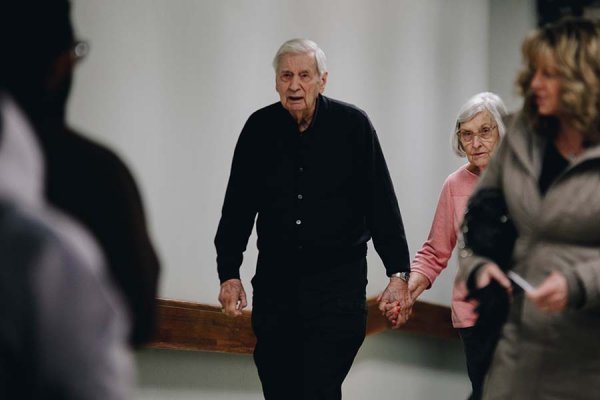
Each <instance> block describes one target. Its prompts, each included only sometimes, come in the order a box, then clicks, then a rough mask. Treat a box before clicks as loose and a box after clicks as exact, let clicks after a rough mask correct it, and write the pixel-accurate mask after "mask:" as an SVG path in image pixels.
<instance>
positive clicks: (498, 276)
mask: <svg viewBox="0 0 600 400" xmlns="http://www.w3.org/2000/svg"><path fill="white" fill-rule="evenodd" d="M492 281H496V282H498V283H499V284H500V286H502V287H503V288H505V289H506V291H507V292H508V294H511V293H512V285H511V283H510V280H509V279H508V277H507V276H506V275H505V274H504V272H502V270H501V269H500V267H498V266H497V265H496V264H491V263H490V264H485V265H484V266H483V267H481V268H480V269H479V271H477V276H476V277H475V286H476V287H477V289H481V288H484V287H486V286H487V285H489V284H490V283H491V282H492Z"/></svg>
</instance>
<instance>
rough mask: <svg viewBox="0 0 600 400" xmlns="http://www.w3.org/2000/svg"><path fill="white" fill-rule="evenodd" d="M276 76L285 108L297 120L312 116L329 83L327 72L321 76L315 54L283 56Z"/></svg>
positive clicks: (278, 89)
mask: <svg viewBox="0 0 600 400" xmlns="http://www.w3.org/2000/svg"><path fill="white" fill-rule="evenodd" d="M276 75H277V76H276V78H275V89H276V90H277V93H279V98H280V100H281V104H282V105H283V107H284V108H285V109H286V110H288V111H289V112H290V114H292V115H293V116H294V117H295V118H296V119H297V120H299V119H302V118H305V117H307V116H312V113H313V112H314V110H315V104H316V101H317V97H318V96H319V93H322V92H323V90H325V84H326V83H327V72H325V73H324V74H323V76H319V73H318V71H317V62H316V60H315V55H314V53H308V54H285V55H283V56H282V57H281V59H280V62H279V69H278V70H277V72H276Z"/></svg>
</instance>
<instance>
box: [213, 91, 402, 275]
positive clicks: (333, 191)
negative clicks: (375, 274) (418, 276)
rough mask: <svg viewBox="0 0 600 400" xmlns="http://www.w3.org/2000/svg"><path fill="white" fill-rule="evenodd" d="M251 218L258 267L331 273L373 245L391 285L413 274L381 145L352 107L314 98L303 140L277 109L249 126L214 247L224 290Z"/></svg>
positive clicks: (286, 114) (265, 110) (269, 109)
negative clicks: (291, 266)
mask: <svg viewBox="0 0 600 400" xmlns="http://www.w3.org/2000/svg"><path fill="white" fill-rule="evenodd" d="M257 214H258V219H257V223H256V224H257V234H258V249H259V253H260V256H259V257H262V258H269V257H272V258H279V259H285V258H287V259H294V260H296V259H298V258H302V260H304V261H306V262H305V263H303V264H304V265H305V266H306V268H311V269H313V270H315V269H316V270H318V269H319V268H330V267H332V266H335V265H336V264H338V265H339V264H341V263H343V262H347V261H351V260H352V259H358V258H360V257H364V255H365V254H366V243H367V241H368V240H369V239H370V238H371V237H372V238H373V242H374V244H375V249H376V250H377V252H378V254H379V256H380V257H381V259H382V260H383V263H384V265H385V268H386V271H387V273H388V275H390V274H392V273H394V272H400V271H409V269H410V266H409V256H408V246H407V243H406V237H405V235H404V227H403V224H402V218H401V216H400V210H399V208H398V203H397V200H396V196H395V194H394V188H393V185H392V181H391V179H390V175H389V172H388V169H387V165H386V163H385V159H384V157H383V153H382V151H381V147H380V145H379V141H378V139H377V135H376V133H375V130H374V128H373V126H372V125H371V122H370V121H369V119H368V117H367V115H366V114H365V113H364V112H363V111H361V110H359V109H358V108H356V107H354V106H352V105H349V104H346V103H342V102H340V101H336V100H333V99H329V98H327V97H324V96H319V99H318V103H317V110H316V111H315V115H314V116H313V121H312V124H311V126H310V127H309V128H308V129H307V130H306V131H304V132H302V133H300V131H299V130H298V126H297V124H296V122H295V120H294V119H293V118H292V116H291V115H290V114H289V112H288V111H287V110H285V109H284V108H283V106H282V105H281V103H275V104H272V105H270V106H267V107H265V108H263V109H261V110H258V111H256V112H255V113H254V114H252V115H251V116H250V118H249V119H248V121H247V122H246V124H245V126H244V128H243V130H242V133H241V134H240V137H239V140H238V143H237V146H236V149H235V153H234V156H233V165H232V168H231V175H230V177H229V184H228V186H227V192H226V195H225V202H224V205H223V210H222V215H221V221H220V223H219V228H218V231H217V235H216V238H215V245H216V248H217V265H218V272H219V278H220V280H221V282H223V281H225V280H227V279H232V278H239V268H240V265H241V263H242V253H243V252H244V250H245V249H246V245H247V242H248V237H249V236H250V233H251V231H252V227H253V225H254V219H255V217H256V215H257ZM279 268H282V269H285V268H286V265H279ZM281 272H282V273H283V272H284V271H283V270H282V271H281ZM300 272H302V271H300Z"/></svg>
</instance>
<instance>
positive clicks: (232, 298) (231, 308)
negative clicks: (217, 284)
mask: <svg viewBox="0 0 600 400" xmlns="http://www.w3.org/2000/svg"><path fill="white" fill-rule="evenodd" d="M219 302H220V303H221V306H222V307H223V309H222V311H223V312H224V313H225V315H228V316H230V317H239V316H240V315H242V310H243V309H244V308H246V306H247V305H248V302H247V301H246V292H245V291H244V286H242V281H241V280H239V279H229V280H226V281H225V282H223V283H221V291H220V292H219Z"/></svg>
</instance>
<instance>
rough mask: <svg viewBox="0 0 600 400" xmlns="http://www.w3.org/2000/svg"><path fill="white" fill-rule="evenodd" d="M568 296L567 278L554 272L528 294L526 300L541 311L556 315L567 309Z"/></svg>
mask: <svg viewBox="0 0 600 400" xmlns="http://www.w3.org/2000/svg"><path fill="white" fill-rule="evenodd" d="M568 295H569V289H568V286H567V278H565V276H564V275H563V274H561V273H560V272H557V271H554V272H552V273H551V274H550V275H548V277H547V278H546V279H544V281H543V282H542V283H541V284H540V285H539V286H538V287H537V288H535V289H534V290H532V291H530V292H528V293H527V298H528V299H529V300H531V302H532V303H533V304H535V305H536V307H537V308H539V309H540V310H541V311H546V312H550V313H558V312H561V311H563V310H564V309H565V308H566V307H567V301H568Z"/></svg>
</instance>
